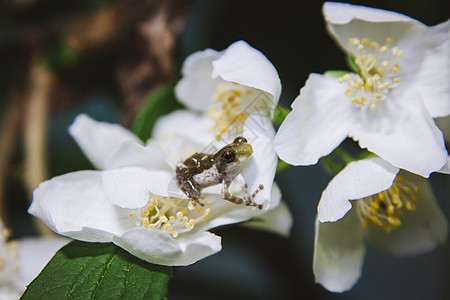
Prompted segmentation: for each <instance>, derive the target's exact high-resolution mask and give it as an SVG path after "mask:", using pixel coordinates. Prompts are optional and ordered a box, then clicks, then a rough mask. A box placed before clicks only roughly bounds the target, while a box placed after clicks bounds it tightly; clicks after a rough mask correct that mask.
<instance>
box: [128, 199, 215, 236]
mask: <svg viewBox="0 0 450 300" xmlns="http://www.w3.org/2000/svg"><path fill="white" fill-rule="evenodd" d="M205 203H206V205H205V207H200V206H197V207H195V206H194V204H192V202H191V201H190V200H188V199H182V198H173V197H161V196H156V195H155V196H153V197H152V198H151V199H150V201H149V202H148V204H147V205H146V206H145V207H143V208H140V209H138V212H137V216H138V221H137V222H136V226H139V227H144V228H150V229H158V230H164V231H165V232H167V233H169V234H171V235H172V236H173V237H174V238H177V237H178V235H179V234H180V233H183V232H187V231H191V230H192V229H193V228H194V227H195V225H196V224H198V223H201V222H204V221H206V220H207V219H208V216H209V214H210V213H211V209H210V208H208V207H207V206H208V204H210V203H211V201H210V200H206V201H205ZM129 217H130V218H131V217H133V213H130V215H129Z"/></svg>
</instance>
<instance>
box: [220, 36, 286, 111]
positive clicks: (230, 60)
mask: <svg viewBox="0 0 450 300" xmlns="http://www.w3.org/2000/svg"><path fill="white" fill-rule="evenodd" d="M213 66H214V69H213V73H212V77H214V78H216V77H220V78H222V79H223V80H225V81H229V82H236V83H238V84H241V85H245V86H249V87H253V88H256V89H259V90H261V91H264V92H267V93H269V94H271V95H272V96H273V98H272V101H273V109H275V106H276V105H277V103H278V98H279V97H280V94H281V83H280V79H279V77H278V73H277V70H276V69H275V67H274V66H273V65H272V63H271V62H270V61H269V60H268V59H267V58H266V57H265V56H264V54H262V53H261V52H260V51H258V50H256V49H255V48H253V47H251V46H250V45H249V44H247V43H246V42H244V41H237V42H235V43H233V44H231V45H230V46H229V47H228V48H227V49H226V50H224V51H223V53H221V56H220V57H219V58H218V59H216V60H215V61H213Z"/></svg>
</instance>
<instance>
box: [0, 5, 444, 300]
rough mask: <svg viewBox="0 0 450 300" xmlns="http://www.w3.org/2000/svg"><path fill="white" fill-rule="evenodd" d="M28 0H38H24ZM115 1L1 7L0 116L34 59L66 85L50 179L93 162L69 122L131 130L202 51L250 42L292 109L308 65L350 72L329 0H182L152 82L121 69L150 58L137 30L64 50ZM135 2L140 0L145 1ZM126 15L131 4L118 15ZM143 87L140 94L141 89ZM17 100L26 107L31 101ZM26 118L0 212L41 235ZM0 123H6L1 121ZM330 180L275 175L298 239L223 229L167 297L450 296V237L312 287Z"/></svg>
mask: <svg viewBox="0 0 450 300" xmlns="http://www.w3.org/2000/svg"><path fill="white" fill-rule="evenodd" d="M22 2H24V3H26V2H30V3H31V4H27V5H24V4H20V3H22ZM117 2H118V1H92V0H91V1H89V0H84V1H70V2H67V1H57V0H54V1H51V0H41V1H39V0H36V1H31V0H30V1H2V2H0V11H1V12H0V59H1V64H0V65H1V67H0V97H1V98H0V99H1V106H0V109H1V110H2V111H1V112H2V116H3V117H2V120H5V118H6V117H7V115H8V112H9V110H8V108H9V107H10V106H11V105H12V104H13V103H14V101H19V100H17V99H16V98H14V97H13V91H15V87H16V86H18V88H17V89H18V90H21V87H22V86H24V87H27V83H28V80H29V78H28V77H27V76H23V74H27V71H26V70H27V68H29V66H30V62H31V61H32V60H33V57H35V56H36V55H40V56H41V57H43V58H44V59H45V61H46V64H47V66H49V68H50V69H51V72H52V74H53V75H54V76H55V77H56V78H57V81H58V84H59V85H58V86H59V88H58V89H56V92H55V91H54V92H53V93H52V95H53V96H52V97H51V99H52V100H51V101H50V103H49V105H48V109H49V114H48V118H47V127H46V130H47V134H48V135H47V139H46V142H45V143H46V147H47V148H46V149H47V150H46V151H47V152H46V153H47V166H48V169H47V173H46V178H49V177H53V176H56V175H59V174H63V173H67V172H69V171H73V170H78V169H85V168H91V166H90V164H89V163H88V162H87V160H86V159H85V158H84V157H83V156H82V154H81V152H80V151H79V150H78V148H77V147H76V145H75V143H74V142H73V141H72V140H71V138H70V137H69V135H68V133H67V126H68V125H69V124H70V123H71V122H72V121H73V118H74V117H75V116H76V115H77V114H78V113H81V112H84V113H88V114H89V115H91V116H92V117H94V118H96V119H97V120H105V121H114V122H120V123H122V124H123V125H124V126H126V127H130V126H131V121H130V120H132V118H133V116H134V112H135V111H136V109H138V108H139V107H140V105H142V99H143V98H145V95H146V93H147V92H151V91H152V90H153V89H154V88H155V87H157V86H158V85H160V84H162V83H163V82H164V81H167V80H170V79H173V78H177V76H179V68H180V66H181V64H182V62H183V60H184V58H185V57H186V56H187V55H188V54H190V53H192V52H194V51H197V50H202V49H204V48H213V49H217V50H221V49H225V48H226V47H228V45H230V44H231V43H232V42H234V41H236V40H240V39H242V40H245V41H247V42H248V43H249V44H250V45H252V46H253V47H255V48H257V49H258V50H260V51H261V52H263V53H264V54H265V55H266V56H267V57H268V59H269V60H270V61H271V62H272V63H273V64H274V66H275V67H276V68H277V70H278V73H279V76H280V78H281V82H282V84H283V92H282V97H281V100H280V102H281V103H282V104H284V105H286V106H289V105H290V103H291V102H292V101H293V99H294V98H295V97H296V96H297V95H298V91H299V89H300V88H301V87H302V86H303V84H304V82H305V80H306V78H307V76H308V74H310V73H311V72H317V73H323V72H324V71H326V70H330V69H346V68H347V67H346V64H345V57H344V55H343V54H342V52H340V50H339V49H338V48H337V46H336V45H335V44H334V42H333V41H332V40H331V38H330V37H329V36H328V34H327V33H326V30H325V27H324V22H323V18H322V15H321V7H322V3H323V1H235V0H231V1H225V0H220V1H206V0H203V1H186V2H183V3H182V4H180V7H182V9H180V11H182V13H180V14H181V15H182V17H181V18H180V19H181V21H180V22H181V25H180V27H179V30H178V31H176V30H175V31H176V32H175V33H174V32H171V33H168V35H167V38H170V35H172V38H174V41H175V44H174V45H173V47H172V48H170V47H169V48H170V50H171V53H170V55H171V58H172V59H173V61H172V64H173V65H172V67H173V69H170V68H168V69H167V68H166V69H164V68H163V67H161V65H163V64H161V63H160V62H158V56H157V58H156V62H155V61H154V60H153V61H150V62H148V61H147V60H145V59H144V61H146V63H148V64H149V65H150V66H153V67H154V66H155V65H156V66H157V67H154V68H156V69H158V68H161V69H158V72H159V73H158V72H153V73H152V72H151V71H149V72H150V73H146V74H147V77H145V76H144V78H146V79H145V80H146V81H147V82H146V81H145V80H141V81H139V79H133V80H134V81H133V80H131V79H130V78H136V77H133V76H131V75H133V74H136V72H134V73H133V72H130V73H127V72H126V71H124V70H129V69H127V68H126V67H123V66H130V65H131V66H133V67H136V66H137V65H141V64H143V63H142V61H143V60H142V59H138V58H142V57H143V55H142V51H139V49H141V48H140V47H141V46H142V45H140V44H139V43H137V42H135V41H136V40H137V39H138V36H137V35H136V34H135V33H133V31H132V30H129V31H124V32H125V33H129V34H118V35H117V36H114V39H113V41H112V42H110V43H106V46H105V45H103V44H102V45H101V46H99V47H98V48H95V47H94V48H93V49H87V50H79V52H76V51H75V52H74V51H72V50H71V48H70V47H69V48H68V47H66V44H65V43H64V42H61V41H64V38H63V37H62V36H63V35H62V34H61V33H60V31H58V29H59V28H58V24H61V23H60V20H61V19H63V20H69V19H70V18H73V16H74V15H77V16H79V15H91V14H94V13H98V12H99V11H102V10H106V9H107V8H108V7H109V6H110V5H114V4H116V3H117ZM125 2H126V1H125ZM131 2H132V3H131V4H137V5H139V1H131ZM141 2H142V5H149V3H150V4H152V3H153V5H154V6H151V5H150V6H151V7H150V8H148V10H146V11H147V12H149V11H150V13H154V12H155V11H156V12H157V10H158V5H161V2H160V1H153V2H152V1H141ZM175 2H176V1H175ZM12 3H13V4H14V5H13V4H12ZM18 3H19V4H18ZM349 3H355V4H362V5H368V6H373V7H378V8H383V9H387V10H393V11H396V12H400V13H404V14H406V15H408V16H410V17H412V18H415V19H418V20H419V21H421V22H423V23H425V24H427V25H436V24H438V23H441V22H444V21H446V20H447V19H448V18H449V17H450V6H449V2H448V1H447V0H416V1H407V0H397V1H395V0H390V1H387V0H383V1H381V0H380V1H349ZM129 7H130V8H129V10H130V11H131V10H133V8H132V6H129ZM175 10H176V9H175ZM126 14H127V8H126V6H125V10H124V11H123V14H121V15H126ZM140 17H142V16H140ZM133 18H134V17H133ZM131 19H132V18H131ZM55 20H56V21H55ZM126 20H128V19H126ZM120 22H121V19H119V20H118V23H119V26H118V27H119V28H121V27H120V26H122V24H121V23H120ZM130 22H131V23H132V21H123V27H124V28H125V27H126V28H132V26H133V25H130V24H131V23H130ZM63 23H64V22H63ZM119 32H120V30H119ZM162 41H164V39H162ZM153 43H157V42H155V41H153ZM154 47H156V46H154ZM83 51H84V52H83ZM80 53H81V54H80ZM144 57H145V55H144ZM159 58H160V57H159ZM153 59H154V58H153ZM152 63H153V65H152ZM131 69H133V68H131ZM133 70H135V69H133ZM142 72H144V71H142ZM137 73H138V74H141V73H139V72H137ZM144 73H145V72H144ZM130 74H131V75H130ZM149 74H150V75H149ZM127 80H130V82H131V83H130V84H129V85H127V86H130V85H132V86H133V88H131V89H130V88H127V86H125V84H124V82H127V83H128V81H127ZM142 82H144V83H142ZM145 82H146V83H145ZM124 86H125V87H124ZM141 94H144V97H142V96H139V95H141ZM130 95H131V96H130ZM136 95H138V96H136ZM130 99H131V100H130ZM136 99H138V100H136ZM21 105H22V106H21V109H23V110H25V109H26V105H27V103H26V102H24V103H22V104H21ZM24 122H26V119H20V121H19V122H18V124H19V125H18V126H17V128H16V130H17V138H16V139H14V140H13V141H12V143H13V145H14V151H13V152H12V154H10V155H9V156H8V158H9V159H8V160H7V163H6V167H5V169H4V170H5V171H4V172H5V174H6V176H5V178H4V181H5V182H6V184H5V185H3V186H2V187H3V190H2V191H1V193H2V194H3V195H4V196H3V198H4V200H3V201H4V202H5V203H6V204H5V205H3V211H2V213H3V214H4V219H5V222H6V223H7V225H8V226H9V227H11V228H12V230H13V233H14V238H20V237H24V236H30V235H35V234H37V229H36V227H35V225H34V224H33V222H32V219H31V217H30V216H28V215H27V214H26V209H27V207H28V205H29V204H28V203H29V202H28V201H29V198H30V192H29V190H27V189H26V187H24V183H23V175H22V172H23V168H24V160H25V157H24V156H25V155H26V154H25V152H24V144H25V141H24V139H25V138H24V137H23V133H21V132H22V131H21V130H22V129H21V126H22V125H20V124H22V123H24ZM2 128H3V130H6V129H4V128H5V126H3V127H2ZM0 147H1V145H0ZM330 179H331V175H329V174H328V173H326V172H324V171H323V169H322V168H321V166H320V165H317V166H311V167H295V168H290V169H288V170H286V171H284V172H283V173H281V174H279V175H277V182H278V184H279V185H280V187H281V189H282V192H283V198H284V199H285V201H286V202H287V204H288V206H289V207H290V209H291V212H292V215H293V217H294V226H293V230H292V233H291V237H290V238H288V239H286V238H282V237H278V236H275V235H272V234H269V233H265V232H260V231H256V230H250V229H246V228H242V227H239V226H230V227H225V228H219V229H216V230H214V232H215V233H217V234H218V235H220V236H222V241H223V250H222V251H221V252H220V253H218V254H216V255H214V256H212V257H209V258H207V259H204V260H202V261H200V262H198V263H196V264H194V265H192V266H189V267H184V268H176V269H175V274H174V278H173V279H172V280H171V282H170V285H169V299H291V298H293V299H302V298H305V299H448V298H450V285H449V283H450V255H449V253H450V245H449V243H448V242H447V243H446V244H445V245H444V246H441V247H439V248H438V249H436V250H435V251H433V252H431V253H428V254H424V255H420V256H417V257H411V258H409V257H408V258H394V257H390V256H387V255H385V254H383V253H380V252H378V251H376V250H375V249H373V248H371V247H370V245H368V251H367V254H366V260H365V263H364V268H363V275H362V277H361V279H360V280H359V282H358V283H357V285H356V286H355V287H354V288H353V289H352V290H351V291H350V292H347V293H343V294H333V293H329V292H327V291H326V290H325V289H324V288H322V287H321V286H320V285H317V284H315V283H314V277H313V273H312V256H313V243H314V240H313V239H314V219H315V214H316V206H317V203H318V200H319V198H320V195H321V192H322V190H323V189H324V188H325V186H326V185H327V183H328V181H329V180H330ZM431 181H432V185H433V188H434V190H435V192H436V195H437V198H438V200H439V203H440V204H441V207H442V208H443V210H444V211H445V214H446V216H447V217H449V209H450V205H449V203H448V200H449V180H448V178H447V177H445V176H444V175H440V174H433V175H432V177H431Z"/></svg>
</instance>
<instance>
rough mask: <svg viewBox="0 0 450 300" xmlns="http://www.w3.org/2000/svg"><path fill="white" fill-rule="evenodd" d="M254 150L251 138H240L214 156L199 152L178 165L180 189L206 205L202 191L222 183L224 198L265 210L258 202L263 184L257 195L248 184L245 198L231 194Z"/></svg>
mask: <svg viewBox="0 0 450 300" xmlns="http://www.w3.org/2000/svg"><path fill="white" fill-rule="evenodd" d="M252 154H253V148H252V146H251V145H250V144H249V143H248V141H247V139H246V138H244V137H242V136H238V137H236V138H235V139H234V141H233V142H232V143H230V144H228V145H226V146H224V147H223V148H221V149H220V150H219V151H217V152H216V153H214V154H207V153H202V152H196V153H194V154H192V155H191V156H189V157H188V158H187V159H186V160H184V161H183V162H179V163H178V164H177V165H176V168H175V173H176V176H175V177H176V182H177V186H178V188H179V189H180V190H181V191H182V192H183V193H184V194H185V195H186V196H187V197H188V198H189V199H190V200H191V201H192V202H193V204H194V205H200V206H204V203H203V202H201V200H204V198H203V197H202V196H201V193H202V189H204V188H206V187H209V186H213V185H218V184H222V197H223V199H225V200H227V201H230V202H232V203H234V204H238V205H245V206H252V207H257V208H259V209H262V208H263V206H262V205H261V204H257V203H255V202H254V198H255V197H256V195H257V194H258V192H259V191H260V190H262V189H264V186H263V185H262V184H260V185H259V186H258V188H257V189H256V191H255V192H253V193H252V194H249V192H248V185H247V184H245V185H244V191H245V195H244V197H238V196H235V195H233V194H231V193H230V192H229V188H230V185H231V183H232V182H233V180H234V179H235V178H236V177H237V176H238V175H239V174H240V173H241V172H242V171H243V170H244V169H245V167H246V166H247V165H248V162H249V160H250V159H249V158H250V157H251V155H252Z"/></svg>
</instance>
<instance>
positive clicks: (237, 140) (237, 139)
mask: <svg viewBox="0 0 450 300" xmlns="http://www.w3.org/2000/svg"><path fill="white" fill-rule="evenodd" d="M233 143H247V139H246V138H245V137H242V136H238V137H237V138H235V139H234V142H233Z"/></svg>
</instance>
